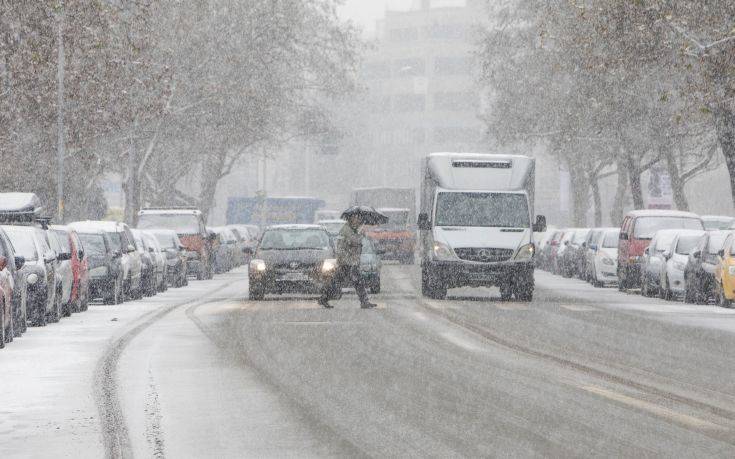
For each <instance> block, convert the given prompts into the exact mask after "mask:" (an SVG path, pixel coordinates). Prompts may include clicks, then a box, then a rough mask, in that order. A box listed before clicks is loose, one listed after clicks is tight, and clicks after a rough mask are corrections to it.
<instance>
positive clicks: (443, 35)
mask: <svg viewBox="0 0 735 459" xmlns="http://www.w3.org/2000/svg"><path fill="white" fill-rule="evenodd" d="M468 33H469V26H468V25H467V24H458V23H454V24H452V23H449V24H443V23H438V22H437V23H434V24H432V25H430V26H429V27H427V28H426V36H427V37H428V38H430V39H434V40H462V39H464V38H467V36H468Z"/></svg>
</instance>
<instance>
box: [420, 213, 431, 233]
mask: <svg viewBox="0 0 735 459" xmlns="http://www.w3.org/2000/svg"><path fill="white" fill-rule="evenodd" d="M418 226H419V229H420V230H422V231H429V230H431V222H430V221H429V214H427V213H426V212H421V213H420V214H419V221H418Z"/></svg>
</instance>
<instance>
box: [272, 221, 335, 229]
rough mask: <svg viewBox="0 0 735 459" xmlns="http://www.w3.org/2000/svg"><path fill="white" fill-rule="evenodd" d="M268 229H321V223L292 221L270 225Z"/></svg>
mask: <svg viewBox="0 0 735 459" xmlns="http://www.w3.org/2000/svg"><path fill="white" fill-rule="evenodd" d="M266 229H268V230H273V229H320V230H323V229H324V228H322V226H321V225H313V224H312V225H310V224H306V223H304V224H300V223H292V224H284V225H271V226H269V227H267V228H266Z"/></svg>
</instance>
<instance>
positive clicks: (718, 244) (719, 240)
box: [707, 233, 729, 255]
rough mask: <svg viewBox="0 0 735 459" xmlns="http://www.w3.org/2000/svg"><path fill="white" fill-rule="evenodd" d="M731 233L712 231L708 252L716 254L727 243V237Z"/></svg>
mask: <svg viewBox="0 0 735 459" xmlns="http://www.w3.org/2000/svg"><path fill="white" fill-rule="evenodd" d="M727 236H729V234H727V233H711V234H710V236H709V242H708V243H707V253H709V254H710V255H714V254H716V253H717V252H719V251H720V250H721V249H722V247H723V246H724V245H725V239H727Z"/></svg>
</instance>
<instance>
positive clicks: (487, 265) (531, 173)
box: [418, 153, 546, 301]
mask: <svg viewBox="0 0 735 459" xmlns="http://www.w3.org/2000/svg"><path fill="white" fill-rule="evenodd" d="M422 174H423V177H422V184H421V196H420V213H419V218H418V225H419V229H420V231H421V249H420V251H421V287H422V293H423V295H424V296H427V297H429V298H434V299H442V298H444V297H446V295H447V289H448V288H456V287H466V286H471V287H480V286H497V287H499V288H500V294H501V297H502V298H503V299H505V300H508V299H510V298H511V296H513V295H515V297H516V299H518V300H519V301H531V300H532V299H533V288H534V281H533V267H534V266H533V263H534V253H535V247H534V242H533V232H534V231H536V232H543V231H545V230H546V218H545V217H543V216H538V217H537V218H536V222H535V223H532V218H533V212H534V210H533V201H534V200H533V197H534V186H535V160H534V159H533V158H529V157H527V156H518V155H490V154H480V153H432V154H430V155H428V156H427V157H426V158H424V160H423V165H422Z"/></svg>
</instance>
